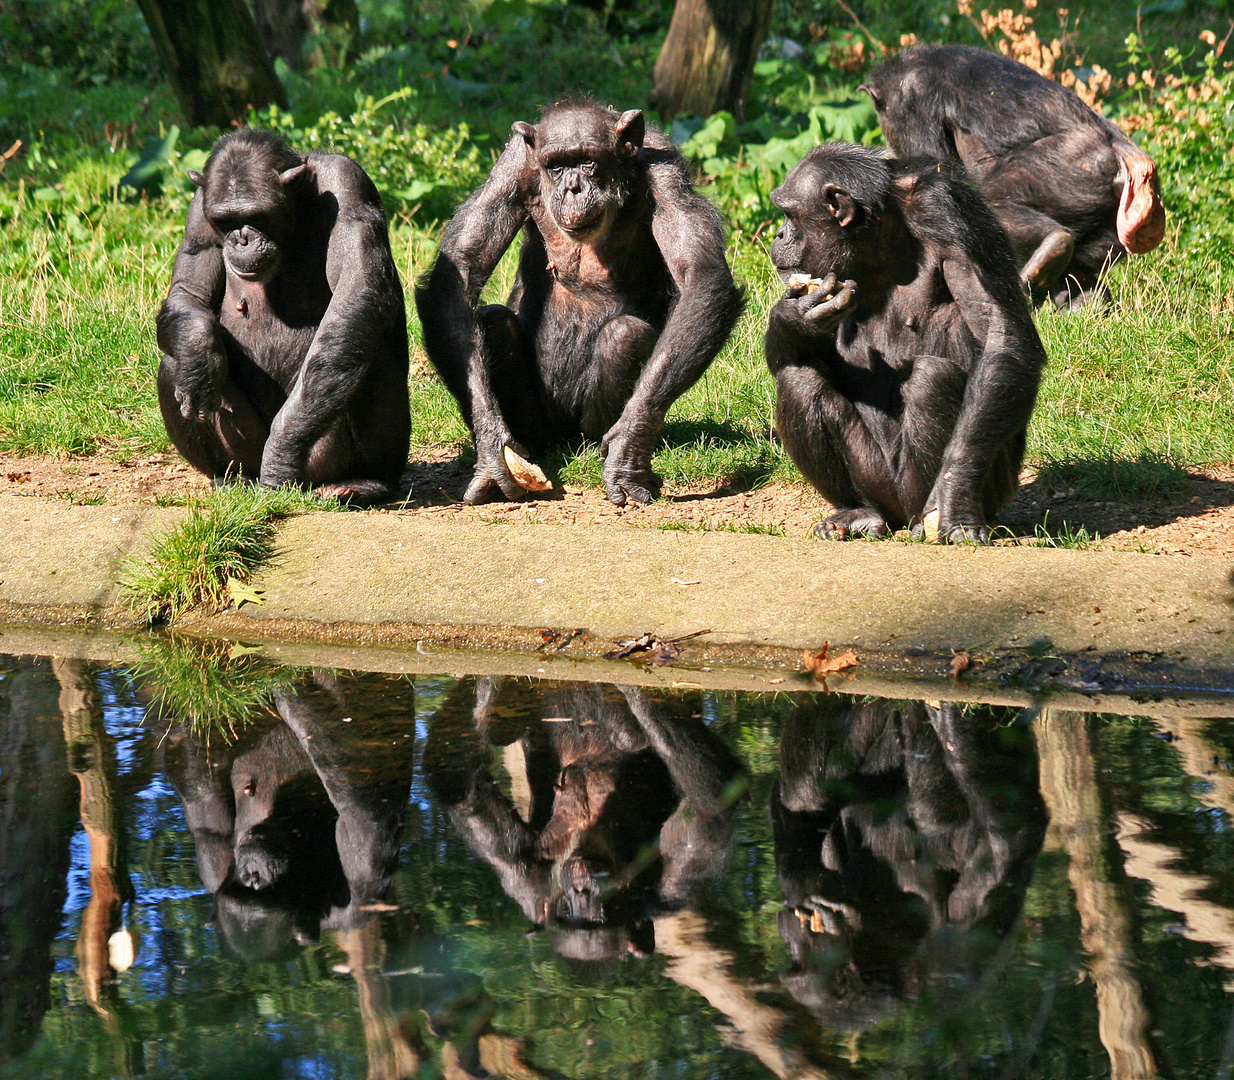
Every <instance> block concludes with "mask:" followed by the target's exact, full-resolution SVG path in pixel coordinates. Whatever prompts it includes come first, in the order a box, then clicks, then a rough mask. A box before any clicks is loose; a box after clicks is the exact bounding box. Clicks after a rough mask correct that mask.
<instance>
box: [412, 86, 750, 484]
mask: <svg viewBox="0 0 1234 1080" xmlns="http://www.w3.org/2000/svg"><path fill="white" fill-rule="evenodd" d="M520 228H523V229H524V239H523V246H522V250H521V252H520V255H519V268H518V276H517V278H516V280H515V282H514V288H513V289H512V291H511V293H510V296H509V298H508V300H507V306H502V305H500V304H494V305H490V306H487V307H484V308H481V309H480V310H479V311H477V310H476V304H477V301H478V299H479V296H480V290H481V289H482V288H483V286H484V283H485V282H486V281H487V280H488V277H489V275H490V274H491V273H492V272H493V268H494V267H495V266H496V265H497V262H498V260H499V259H500V258H501V256H502V254H503V253H504V252H505V250H506V248H507V247H509V246H510V243H511V241H513V239H514V236H515V234H516V233H517V232H518V230H519V229H520ZM416 305H417V307H418V309H419V312H420V321H421V322H422V323H423V324H424V345H425V348H426V350H427V351H428V355H429V359H430V360H432V362H433V364H434V366H435V367H436V368H437V370H438V372H439V373H440V374H441V377H442V379H443V380H444V381H445V384H446V386H447V387H449V389H450V392H451V393H452V394H453V395H454V396H455V398H456V399H457V400H458V403H459V408H460V409H461V410H462V413H463V417H464V419H465V420H466V421H467V424H468V426H469V427H470V428H471V431H472V434H473V437H474V439H475V447H476V469H475V473H474V474H473V476H472V479H471V482H470V484H469V485H468V487H467V490H466V492H465V494H464V496H463V498H464V500H465V501H467V502H479V501H481V500H483V499H484V498H486V497H487V495H488V493H489V489H490V488H491V487H493V486H494V485H495V486H496V487H498V488H500V489H501V490H502V491H503V492H504V493H505V494H506V496H507V497H509V498H516V497H518V496H519V495H520V494H521V493H522V488H521V487H520V485H519V483H518V482H517V481H516V479H515V477H514V475H513V474H512V473H511V471H510V469H509V467H508V465H507V461H506V449H507V448H510V449H512V450H514V452H515V453H516V454H520V455H527V454H530V455H531V456H536V455H539V454H542V453H544V452H545V451H546V450H548V449H549V448H551V447H553V446H556V445H559V444H562V443H565V442H568V441H570V440H572V439H577V438H578V437H579V436H580V435H582V436H584V437H585V438H588V439H593V440H596V441H598V442H599V443H600V453H601V454H602V455H603V457H604V484H605V487H606V489H607V492H608V497H609V498H610V499H611V500H612V501H613V502H614V503H616V504H618V505H623V504H624V503H625V502H626V501H627V499H632V500H633V501H634V502H639V503H646V502H650V501H651V500H652V499H653V498H655V497H657V496H658V495H659V491H660V485H661V480H660V477H658V476H657V475H656V474H655V473H653V472H652V471H651V452H652V448H653V446H654V445H655V442H656V439H657V437H658V436H659V434H660V429H661V427H662V426H663V423H664V414H665V413H666V412H667V411H668V408H669V406H670V405H671V404H672V403H673V402H674V401H675V400H676V399H677V398H678V397H680V396H681V395H682V394H683V393H685V391H686V390H688V389H689V388H690V387H691V386H692V385H693V384H694V383H695V382H696V381H697V380H698V378H699V377H700V376H701V375H702V374H703V372H704V370H706V368H707V365H708V364H710V363H711V361H712V359H713V358H714V357H715V355H716V353H717V352H718V351H719V350H720V347H721V346H722V345H723V344H724V342H725V340H726V339H727V338H728V335H729V332H730V330H731V329H732V327H733V324H734V322H735V321H736V319H737V316H738V314H739V313H740V311H741V294H740V292H739V290H738V289H737V288H736V287H735V286H734V284H733V279H732V275H731V274H730V273H729V269H728V264H727V263H726V262H725V259H724V237H723V227H722V223H721V221H720V215H719V214H718V213H717V212H716V210H715V209H714V208H713V207H712V206H711V204H710V203H708V202H707V200H706V199H704V198H703V197H702V196H700V195H699V194H698V193H697V192H696V191H695V190H694V188H693V186H692V185H691V182H690V176H689V172H688V170H687V168H686V164H685V160H684V159H683V158H682V156H681V155H680V154H679V153H678V152H677V150H676V149H675V148H674V147H673V145H672V143H670V142H669V140H668V139H667V138H665V137H664V135H663V134H661V133H660V132H659V131H657V130H656V129H655V128H652V127H648V126H647V125H646V124H645V122H644V120H643V114H642V113H641V112H640V111H639V110H637V109H631V110H630V111H628V112H624V113H622V114H620V115H618V114H617V113H616V112H614V111H612V110H611V109H607V108H602V107H600V106H598V105H595V104H592V103H590V102H586V101H568V102H564V103H560V104H558V105H555V106H553V107H552V108H550V109H547V110H546V111H545V112H544V113H543V114H542V115H541V118H540V122H539V123H538V124H536V125H535V126H534V127H533V126H532V125H531V124H527V123H524V122H523V121H519V122H518V123H516V124H515V125H514V135H513V137H512V138H511V139H510V142H509V143H508V144H507V145H506V148H505V150H504V151H503V153H502V155H501V157H500V158H499V159H498V161H497V164H496V165H495V166H494V167H493V171H492V173H491V174H490V175H489V177H488V179H487V180H486V181H485V183H484V184H483V185H482V186H481V187H480V188H479V190H477V191H476V192H475V193H474V194H473V195H472V196H471V198H469V199H468V200H467V201H466V202H465V203H464V204H463V205H462V207H460V209H459V211H458V213H457V214H455V216H454V218H453V220H452V221H451V222H450V224H449V226H448V227H447V228H446V232H445V235H444V237H443V238H442V242H441V248H440V250H439V251H438V254H437V259H436V262H435V263H434V266H433V269H432V270H431V272H430V273H429V274H428V275H427V277H426V278H425V279H424V280H423V281H422V282H421V284H420V286H419V287H418V288H417V290H416Z"/></svg>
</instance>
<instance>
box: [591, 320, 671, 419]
mask: <svg viewBox="0 0 1234 1080" xmlns="http://www.w3.org/2000/svg"><path fill="white" fill-rule="evenodd" d="M658 337H659V331H657V330H656V328H655V327H654V326H652V325H651V324H650V323H648V322H645V321H644V320H642V319H639V318H637V317H635V316H634V315H618V316H617V317H616V318H613V319H609V320H608V322H606V323H605V324H604V325H603V326H602V327H601V328H600V333H599V336H598V337H597V338H596V343H595V347H594V349H593V352H592V358H593V359H592V364H591V368H590V370H589V372H588V377H587V378H586V379H585V380H583V381H580V384H579V388H578V394H577V398H576V401H575V402H574V403H573V410H572V411H574V413H575V415H576V416H577V417H578V427H579V430H580V431H581V432H582V433H583V435H584V436H585V437H586V438H588V439H594V440H596V441H597V442H598V441H599V440H600V439H602V438H603V437H604V436H605V434H606V433H607V432H608V430H609V428H611V427H612V426H613V425H614V424H615V423H617V421H618V420H619V419H620V417H621V413H622V410H623V409H624V408H625V406H626V402H628V401H629V400H630V395H631V394H632V393H633V392H634V385H635V383H637V382H638V377H639V375H640V374H641V373H642V370H643V365H644V364H646V363H647V358H648V357H649V356H651V353H652V350H653V349H654V348H655V347H656V340H657V338H658Z"/></svg>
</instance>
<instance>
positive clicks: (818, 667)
mask: <svg viewBox="0 0 1234 1080" xmlns="http://www.w3.org/2000/svg"><path fill="white" fill-rule="evenodd" d="M829 648H831V642H830V641H826V642H824V643H823V648H822V650H821V651H820V652H817V653H812V652H810V650H809V649H807V650H806V651H805V653H804V654H803V659H804V662H805V669H806V674H807V675H813V676H814V677H815V678H816V679H821V678H822V677H823V676H824V675H834V674H835V673H836V672H837V671H843V670H844V669H845V668H851V667H856V666H857V664H858V663H859V661H858V659H857V654H856V653H855V652H853V650H852V649H846V650H845V651H844V652H843V653H841V654H840V655H839V656H837V657H834V658H832V659H830V660H829V659H828V658H827V650H828V649H829Z"/></svg>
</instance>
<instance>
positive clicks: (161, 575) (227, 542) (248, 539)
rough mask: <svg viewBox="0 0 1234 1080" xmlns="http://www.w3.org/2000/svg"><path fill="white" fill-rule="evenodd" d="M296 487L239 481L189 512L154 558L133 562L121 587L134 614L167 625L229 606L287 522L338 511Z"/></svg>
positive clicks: (160, 541)
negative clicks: (235, 585) (234, 585)
mask: <svg viewBox="0 0 1234 1080" xmlns="http://www.w3.org/2000/svg"><path fill="white" fill-rule="evenodd" d="M339 508H340V507H339V503H338V500H337V499H333V498H331V499H318V498H316V497H315V496H312V495H309V494H307V493H305V492H302V491H299V490H297V489H295V488H278V489H275V490H271V489H269V488H262V487H258V486H257V485H255V484H249V483H237V484H232V485H229V486H227V487H222V488H215V489H214V490H213V491H212V492H211V493H210V495H209V496H208V497H207V498H205V499H203V500H200V501H195V502H193V503H191V504H190V506H189V514H188V517H187V518H185V519H184V521H182V522H181V523H180V524H178V525H176V526H174V527H173V528H172V529H170V530H169V531H168V532H166V533H163V534H162V535H161V536H159V537H157V538H156V539H155V541H154V544H153V546H152V548H151V552H150V555H149V556H148V557H147V558H145V559H141V560H134V561H133V562H131V563H130V565H129V567H128V568H127V571H126V573H125V575H124V577H123V580H122V582H121V586H122V588H123V590H124V593H125V594H126V596H127V597H128V600H129V604H130V606H131V608H132V609H133V611H134V613H135V614H137V615H138V616H139V617H140V618H142V619H143V620H145V621H146V622H148V623H156V622H166V621H169V620H171V619H174V618H175V617H176V616H178V615H181V614H183V613H184V612H185V611H188V610H189V609H190V608H193V607H197V606H199V605H205V606H208V607H214V608H219V607H223V606H225V605H226V603H227V602H228V587H229V583H230V582H231V581H233V580H234V581H238V582H244V581H247V580H248V578H249V576H250V574H251V573H252V572H253V570H254V569H256V568H257V567H258V566H260V565H261V564H262V563H263V562H265V560H266V559H267V558H269V556H270V555H271V542H272V541H273V539H274V533H275V526H276V523H277V522H278V520H279V519H280V518H283V517H286V516H287V515H288V514H292V513H295V512H297V511H302V510H337V509H339Z"/></svg>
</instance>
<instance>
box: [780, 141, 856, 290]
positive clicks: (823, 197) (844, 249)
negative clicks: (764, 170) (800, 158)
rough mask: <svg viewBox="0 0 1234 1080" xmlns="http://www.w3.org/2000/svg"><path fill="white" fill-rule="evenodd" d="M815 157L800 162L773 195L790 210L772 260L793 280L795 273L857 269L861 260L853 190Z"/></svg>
mask: <svg viewBox="0 0 1234 1080" xmlns="http://www.w3.org/2000/svg"><path fill="white" fill-rule="evenodd" d="M828 179H829V178H828V177H827V176H825V175H824V173H823V172H822V170H820V169H818V168H816V167H815V166H814V165H813V164H812V163H811V162H809V161H805V162H802V163H801V164H799V165H798V166H797V167H796V168H795V169H793V171H792V172H790V173H789V174H788V176H787V177H786V178H785V180H784V183H783V184H781V185H780V186H779V187H778V188H776V189H775V190H774V191H773V192H772V193H771V201H772V202H773V203H774V204H775V205H776V206H777V207H778V208H779V209H780V211H781V212H782V213H783V214H784V221H783V222H782V223H781V224H780V229H779V231H778V232H777V233H776V236H775V239H774V240H773V241H772V243H771V261H772V263H773V264H774V265H775V268H776V269H777V270H778V271H779V273H780V278H781V279H782V280H783V281H785V282H786V283H787V281H788V278H789V276H790V275H792V274H808V275H810V276H811V277H819V278H821V277H826V276H827V275H828V274H835V275H836V276H837V277H841V278H843V277H848V276H850V275H851V273H852V272H853V269H854V265H855V259H854V251H853V242H852V237H851V236H850V235H849V231H848V226H849V225H850V223H851V221H852V216H851V211H847V210H846V209H845V206H844V203H845V200H847V204H848V206H851V203H852V200H851V197H850V196H849V195H848V193H847V192H846V191H845V190H844V189H842V188H839V187H837V186H836V185H835V184H831V183H827V182H825V181H827V180H828Z"/></svg>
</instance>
